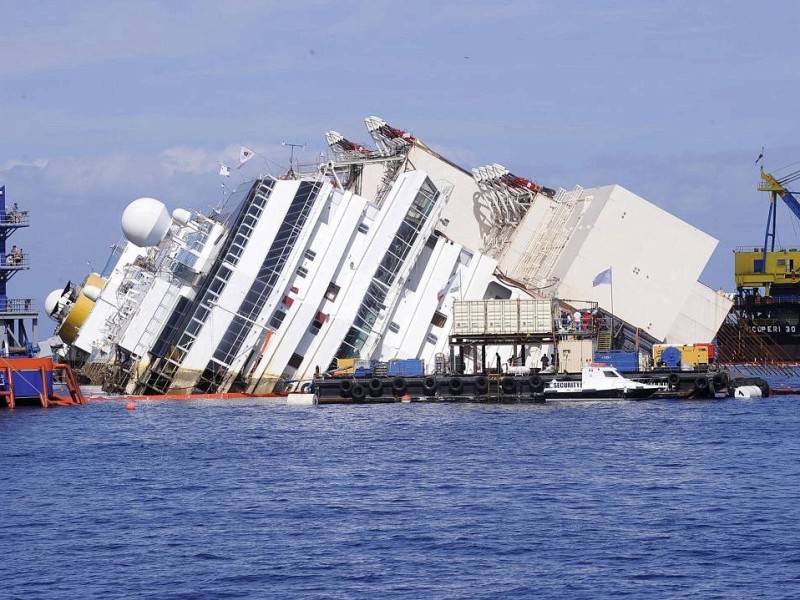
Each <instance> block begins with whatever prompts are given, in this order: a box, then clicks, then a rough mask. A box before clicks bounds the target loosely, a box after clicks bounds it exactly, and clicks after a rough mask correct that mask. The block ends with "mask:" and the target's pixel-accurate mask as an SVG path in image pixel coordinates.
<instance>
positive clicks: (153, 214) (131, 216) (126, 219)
mask: <svg viewBox="0 0 800 600" xmlns="http://www.w3.org/2000/svg"><path fill="white" fill-rule="evenodd" d="M171 223H172V219H171V218H170V216H169V211H167V207H166V206H164V204H163V203H162V202H160V201H158V200H156V199H155V198H139V199H138V200H134V201H133V202H131V203H130V204H129V205H128V207H127V208H126V209H125V212H123V213H122V233H124V234H125V238H126V239H127V240H128V241H129V242H131V243H132V244H135V245H136V246H139V247H140V248H146V247H148V246H155V245H156V244H158V243H159V242H160V241H161V240H163V239H164V236H165V235H167V231H169V226H170V224H171Z"/></svg>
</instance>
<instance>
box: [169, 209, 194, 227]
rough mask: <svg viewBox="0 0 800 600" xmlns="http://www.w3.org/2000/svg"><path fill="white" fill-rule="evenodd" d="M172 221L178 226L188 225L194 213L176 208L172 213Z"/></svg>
mask: <svg viewBox="0 0 800 600" xmlns="http://www.w3.org/2000/svg"><path fill="white" fill-rule="evenodd" d="M172 220H173V221H175V222H176V223H177V224H178V225H186V224H187V223H188V222H189V221H191V220H192V213H190V212H189V211H188V210H186V209H185V208H176V209H175V210H173V211H172Z"/></svg>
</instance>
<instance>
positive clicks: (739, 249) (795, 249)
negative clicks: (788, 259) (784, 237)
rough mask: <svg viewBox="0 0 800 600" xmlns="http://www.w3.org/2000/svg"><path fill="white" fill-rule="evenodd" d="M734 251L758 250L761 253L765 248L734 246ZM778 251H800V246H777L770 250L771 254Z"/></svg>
mask: <svg viewBox="0 0 800 600" xmlns="http://www.w3.org/2000/svg"><path fill="white" fill-rule="evenodd" d="M733 251H734V252H758V253H760V254H761V253H763V252H764V248H756V247H753V246H736V248H734V249H733ZM778 252H800V248H783V247H780V248H775V249H774V250H770V251H769V253H770V254H776V253H778Z"/></svg>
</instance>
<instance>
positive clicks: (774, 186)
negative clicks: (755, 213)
mask: <svg viewBox="0 0 800 600" xmlns="http://www.w3.org/2000/svg"><path fill="white" fill-rule="evenodd" d="M761 179H763V180H764V183H762V184H761V185H759V186H758V189H759V191H761V192H770V193H771V194H772V200H773V202H774V200H775V196H776V195H777V196H780V197H781V198H782V199H783V201H784V202H785V203H786V205H787V206H788V207H789V209H790V210H791V211H792V213H794V216H795V217H797V218H798V219H800V202H798V201H797V198H795V197H794V195H793V194H792V193H791V192H790V191H789V190H787V189H786V188H785V187H784V186H783V184H782V183H781V182H780V181H778V180H777V179H775V178H774V177H773V176H772V175H770V174H769V173H765V172H764V170H763V169H762V171H761ZM770 210H773V208H772V207H770Z"/></svg>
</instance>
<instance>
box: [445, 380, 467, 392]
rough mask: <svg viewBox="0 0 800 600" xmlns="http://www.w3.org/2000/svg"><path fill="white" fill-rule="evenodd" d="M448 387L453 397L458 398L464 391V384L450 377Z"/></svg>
mask: <svg viewBox="0 0 800 600" xmlns="http://www.w3.org/2000/svg"><path fill="white" fill-rule="evenodd" d="M448 386H449V388H450V393H451V394H453V395H455V396H460V395H461V393H462V392H463V391H464V383H463V382H462V381H461V380H460V379H459V378H458V377H451V378H450V382H449V384H448Z"/></svg>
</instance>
